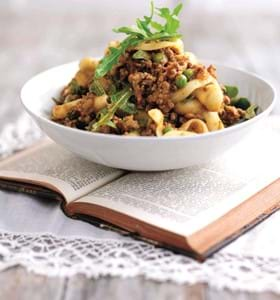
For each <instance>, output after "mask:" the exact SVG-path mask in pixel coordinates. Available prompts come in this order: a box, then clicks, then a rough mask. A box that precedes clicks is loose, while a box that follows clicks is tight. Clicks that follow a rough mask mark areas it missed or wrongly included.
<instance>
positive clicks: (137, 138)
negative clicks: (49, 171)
mask: <svg viewBox="0 0 280 300" xmlns="http://www.w3.org/2000/svg"><path fill="white" fill-rule="evenodd" d="M201 61H206V62H208V63H209V61H210V60H209V59H207V60H206V59H203V60H201ZM78 62H79V61H78V60H75V61H72V62H68V63H65V64H61V65H58V66H54V67H51V68H49V69H47V70H45V71H42V72H40V73H37V74H36V75H34V76H32V77H31V78H30V79H29V80H28V81H26V82H25V84H24V85H23V87H22V88H21V91H20V100H21V103H22V105H23V107H24V108H25V110H26V111H27V112H28V114H30V115H31V116H32V117H33V118H35V120H37V119H39V120H40V121H41V122H43V123H47V124H48V125H50V126H52V127H57V128H58V130H59V129H61V130H66V131H68V132H69V133H70V132H72V133H73V134H77V133H80V134H82V135H85V136H91V137H92V138H93V137H95V138H105V139H113V140H124V139H125V140H131V141H157V142H160V141H167V140H170V141H174V140H188V141H191V140H201V139H208V138H212V137H214V136H217V135H218V136H222V135H227V134H230V133H231V132H235V131H237V130H239V129H241V128H244V127H247V126H249V125H253V124H254V123H256V122H257V121H259V120H260V119H262V118H263V117H265V116H266V115H268V114H269V113H270V112H271V111H272V110H273V107H274V105H275V102H276V95H277V93H276V89H275V88H274V86H273V85H272V84H271V83H270V81H268V80H266V79H264V78H263V77H261V76H259V75H257V74H255V73H254V72H250V71H246V70H244V69H242V68H235V67H232V66H230V65H228V64H220V63H217V62H216V61H214V60H211V62H212V63H214V64H215V66H217V68H219V67H223V68H227V69H230V70H233V71H239V72H241V73H244V74H246V75H249V76H251V77H254V78H256V79H258V80H260V81H262V82H263V83H265V84H266V85H267V86H268V87H269V88H270V89H271V91H272V101H271V103H270V105H269V106H268V107H267V108H266V109H265V110H263V111H261V112H260V113H259V114H258V115H257V116H256V117H254V118H252V119H250V120H247V121H246V122H242V123H239V124H235V125H233V126H230V127H227V128H224V129H222V130H217V131H210V132H206V133H203V134H198V135H192V136H160V137H157V136H126V135H117V134H107V133H99V132H90V131H85V130H81V129H78V128H72V127H67V126H65V125H62V124H59V123H56V122H54V121H52V120H51V119H47V118H45V117H43V116H41V115H40V114H36V113H34V112H33V111H32V110H31V109H29V107H28V105H27V103H26V102H28V101H26V100H25V98H26V97H25V94H26V93H27V91H26V90H28V89H29V85H31V84H32V82H33V81H34V80H35V79H36V78H38V77H39V76H42V75H44V74H45V73H48V72H51V71H55V70H56V69H61V68H63V67H66V66H70V65H73V66H74V65H78ZM50 100H51V99H50Z"/></svg>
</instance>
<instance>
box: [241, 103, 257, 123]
mask: <svg viewBox="0 0 280 300" xmlns="http://www.w3.org/2000/svg"><path fill="white" fill-rule="evenodd" d="M258 108H259V107H258V106H257V105H256V104H252V105H251V106H249V107H248V108H247V109H246V111H245V116H244V118H245V119H246V120H249V119H252V118H254V117H255V116H256V113H257V111H258Z"/></svg>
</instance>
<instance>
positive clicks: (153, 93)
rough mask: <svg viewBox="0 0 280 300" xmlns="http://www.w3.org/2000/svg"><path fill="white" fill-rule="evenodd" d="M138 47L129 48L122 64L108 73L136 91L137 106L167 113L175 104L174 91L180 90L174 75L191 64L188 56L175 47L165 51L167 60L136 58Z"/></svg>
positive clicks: (120, 62)
mask: <svg viewBox="0 0 280 300" xmlns="http://www.w3.org/2000/svg"><path fill="white" fill-rule="evenodd" d="M134 52H135V50H127V51H126V52H125V54H123V55H122V56H121V57H120V60H119V63H118V64H117V65H116V66H115V67H114V68H113V70H112V71H111V72H109V74H108V75H107V76H108V77H109V78H110V79H112V80H113V81H114V82H127V83H129V84H130V85H131V86H132V88H133V91H134V94H135V98H136V104H137V108H138V109H146V110H149V109H151V108H159V109H160V110H161V111H162V112H163V113H164V114H165V113H167V112H169V111H171V110H172V109H173V107H174V104H173V102H172V101H171V94H172V93H173V92H174V91H176V90H177V87H176V85H175V78H176V76H177V75H179V74H182V72H183V70H185V69H186V68H187V67H188V66H189V62H188V58H187V57H185V56H184V55H182V54H179V53H178V52H177V51H176V50H175V49H173V48H164V49H161V50H157V51H150V54H152V53H158V52H162V53H163V55H165V56H166V58H167V60H165V61H163V62H162V63H155V62H153V61H152V59H148V60H144V59H141V60H139V59H133V58H132V56H133V54H134Z"/></svg>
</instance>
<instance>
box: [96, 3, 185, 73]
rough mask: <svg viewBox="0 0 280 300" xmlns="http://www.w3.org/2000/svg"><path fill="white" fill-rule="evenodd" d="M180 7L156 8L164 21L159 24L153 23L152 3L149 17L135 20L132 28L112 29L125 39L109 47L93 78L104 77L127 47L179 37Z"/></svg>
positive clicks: (153, 9)
mask: <svg viewBox="0 0 280 300" xmlns="http://www.w3.org/2000/svg"><path fill="white" fill-rule="evenodd" d="M182 7H183V5H182V3H180V4H179V5H177V6H176V7H175V8H174V9H173V10H170V9H169V8H166V7H164V8H156V12H157V15H158V16H159V17H160V18H162V19H164V23H163V24H161V23H158V22H155V21H153V16H154V13H155V8H154V3H153V1H152V2H151V15H150V16H149V17H147V16H144V18H143V19H137V20H136V25H134V26H125V27H120V28H116V29H114V32H117V33H124V34H126V35H127V37H126V38H125V39H124V40H123V41H122V42H121V43H120V45H119V46H118V47H117V48H114V47H111V48H110V49H109V54H108V55H106V56H105V57H104V58H103V59H101V61H100V62H99V64H98V66H97V68H96V71H95V78H100V77H103V76H104V75H106V74H107V73H108V72H109V71H110V70H111V69H112V67H113V66H114V65H115V64H117V62H118V60H119V57H120V56H121V55H122V54H123V53H124V52H125V50H126V49H127V48H129V47H133V46H136V45H138V44H140V43H142V42H144V41H152V40H170V39H174V38H175V39H177V38H179V37H181V35H180V34H179V33H178V32H177V30H178V28H179V26H180V21H179V19H178V15H179V13H180V11H181V9H182Z"/></svg>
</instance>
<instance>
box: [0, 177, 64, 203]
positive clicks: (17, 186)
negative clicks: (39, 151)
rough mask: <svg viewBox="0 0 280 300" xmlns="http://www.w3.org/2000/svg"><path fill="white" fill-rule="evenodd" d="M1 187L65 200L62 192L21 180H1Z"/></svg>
mask: <svg viewBox="0 0 280 300" xmlns="http://www.w3.org/2000/svg"><path fill="white" fill-rule="evenodd" d="M0 189H3V190H7V191H11V192H19V193H25V194H29V195H33V196H38V197H42V198H47V199H53V200H58V201H62V200H63V197H62V196H61V195H60V194H58V193H55V192H54V191H51V190H48V189H46V188H43V187H39V186H35V185H31V184H25V183H21V182H11V181H6V180H0Z"/></svg>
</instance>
